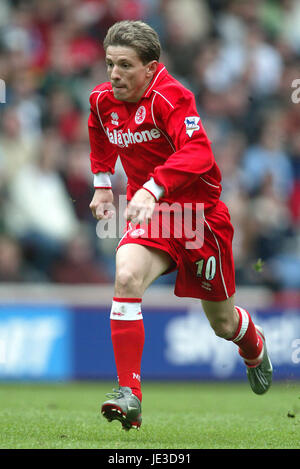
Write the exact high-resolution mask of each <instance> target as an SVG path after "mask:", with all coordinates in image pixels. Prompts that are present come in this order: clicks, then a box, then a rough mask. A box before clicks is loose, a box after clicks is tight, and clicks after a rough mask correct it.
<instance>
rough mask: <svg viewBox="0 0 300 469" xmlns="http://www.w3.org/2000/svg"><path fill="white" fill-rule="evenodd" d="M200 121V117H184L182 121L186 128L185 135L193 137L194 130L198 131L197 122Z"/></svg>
mask: <svg viewBox="0 0 300 469" xmlns="http://www.w3.org/2000/svg"><path fill="white" fill-rule="evenodd" d="M199 120H200V117H197V116H193V117H186V118H185V119H184V123H185V127H186V133H187V134H188V136H189V137H191V136H192V135H193V133H194V132H195V130H199V129H200V127H199V125H198V122H199Z"/></svg>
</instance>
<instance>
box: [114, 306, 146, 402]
mask: <svg viewBox="0 0 300 469" xmlns="http://www.w3.org/2000/svg"><path fill="white" fill-rule="evenodd" d="M141 301H142V300H141V298H114V299H113V303H112V309H111V314H110V318H111V321H110V325H111V338H112V344H113V349H114V356H115V362H116V368H117V373H118V381H119V386H128V387H130V388H131V390H132V392H133V394H135V395H136V396H137V397H138V398H139V399H140V401H141V400H142V392H141V360H142V354H143V348H144V341H145V331H144V323H143V316H142V313H141Z"/></svg>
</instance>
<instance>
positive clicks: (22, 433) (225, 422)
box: [0, 382, 300, 450]
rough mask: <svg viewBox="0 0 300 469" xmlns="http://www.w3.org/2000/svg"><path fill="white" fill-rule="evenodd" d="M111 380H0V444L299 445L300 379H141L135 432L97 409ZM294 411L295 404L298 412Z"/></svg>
mask: <svg viewBox="0 0 300 469" xmlns="http://www.w3.org/2000/svg"><path fill="white" fill-rule="evenodd" d="M112 387H114V383H103V382H100V383H99V382H98V383H67V384H23V383H22V384H19V383H17V384H16V383H14V384H6V383H0V448H1V449H3V448H26V449H29V448H33V449H38V448H66V449H68V448H69V449H70V448H78V449H89V448H109V449H115V450H117V449H137V448H138V449H143V448H147V449H193V448H199V449H201V448H202V449H203V448H205V449H210V448H217V449H223V448H232V449H238V448H249V449H254V448H268V449H270V448H286V449H288V448H300V383H299V382H296V383H292V382H288V383H281V384H278V383H276V384H274V385H273V386H272V388H271V390H270V391H269V392H268V393H267V394H266V395H264V396H256V395H254V394H253V393H252V392H251V391H250V389H249V387H248V384H247V383H246V382H245V383H239V384H232V383H230V384H229V383H228V384H227V383H201V382H197V383H159V384H158V383H148V382H145V383H144V384H143V392H144V397H143V424H142V427H141V429H140V431H136V430H130V431H129V432H125V431H122V430H121V425H120V423H119V422H116V421H114V422H111V423H108V422H107V421H106V420H105V419H104V418H103V417H102V416H101V415H100V414H99V408H100V404H101V403H102V401H103V400H105V393H106V392H110V391H111V389H112ZM298 409H299V410H298Z"/></svg>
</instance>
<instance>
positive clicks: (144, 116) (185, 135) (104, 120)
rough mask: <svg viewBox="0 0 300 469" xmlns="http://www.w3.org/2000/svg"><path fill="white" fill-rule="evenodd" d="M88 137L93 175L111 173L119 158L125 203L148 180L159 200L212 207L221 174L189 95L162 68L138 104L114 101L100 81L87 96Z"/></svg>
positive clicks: (107, 88) (217, 197) (163, 67)
mask: <svg viewBox="0 0 300 469" xmlns="http://www.w3.org/2000/svg"><path fill="white" fill-rule="evenodd" d="M90 104H91V112H90V116H89V122H88V125H89V136H90V145H91V155H90V157H91V168H92V172H93V173H94V174H97V173H99V172H110V173H112V174H113V173H114V167H115V163H116V160H117V158H118V156H119V157H120V159H121V162H122V165H123V168H124V170H125V173H126V175H127V178H128V186H127V187H128V190H127V197H128V200H130V199H131V197H132V196H133V194H134V193H135V192H136V191H137V190H138V189H140V188H141V187H142V186H143V184H144V183H146V182H147V181H148V180H149V179H150V178H151V177H153V178H154V181H155V183H156V184H158V185H159V186H162V187H163V188H164V195H163V197H162V198H161V199H160V201H166V202H169V203H173V202H175V201H176V202H179V203H184V202H198V203H200V202H202V203H204V207H205V209H208V208H212V207H213V206H215V205H216V203H217V202H218V200H219V198H220V194H221V174H220V170H219V168H218V166H217V164H216V162H215V158H214V155H213V153H212V150H211V146H210V142H209V140H208V138H207V135H206V133H205V130H204V128H203V126H202V123H201V120H200V117H199V115H198V112H197V109H196V103H195V98H194V95H193V93H192V92H191V91H189V90H188V89H186V88H185V87H184V86H183V85H182V84H181V83H179V82H178V81H177V80H175V79H174V78H173V77H172V76H171V75H170V74H169V73H168V71H167V70H166V68H165V66H164V65H163V64H159V66H158V69H157V72H156V74H155V76H154V77H153V79H152V81H151V83H150V85H149V86H148V88H147V89H146V91H145V93H144V95H143V96H142V98H141V99H140V100H139V101H138V102H137V103H128V102H124V101H119V100H117V99H115V98H114V95H113V91H112V87H111V84H110V83H109V82H106V83H103V84H101V85H99V86H96V88H95V89H94V90H93V91H92V93H91V96H90Z"/></svg>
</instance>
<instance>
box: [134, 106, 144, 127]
mask: <svg viewBox="0 0 300 469" xmlns="http://www.w3.org/2000/svg"><path fill="white" fill-rule="evenodd" d="M145 117H146V108H145V106H140V107H139V108H138V110H137V111H136V113H135V123H136V124H141V123H142V122H144V120H145Z"/></svg>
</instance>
